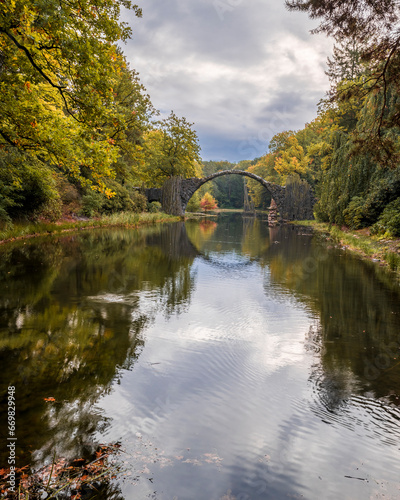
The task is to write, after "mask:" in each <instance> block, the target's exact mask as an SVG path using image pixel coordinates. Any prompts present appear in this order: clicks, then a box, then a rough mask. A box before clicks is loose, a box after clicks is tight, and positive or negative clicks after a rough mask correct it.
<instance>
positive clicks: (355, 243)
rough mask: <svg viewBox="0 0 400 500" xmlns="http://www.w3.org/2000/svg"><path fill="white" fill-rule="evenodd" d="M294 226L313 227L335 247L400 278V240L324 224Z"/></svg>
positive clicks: (299, 223) (365, 231) (298, 223)
mask: <svg viewBox="0 0 400 500" xmlns="http://www.w3.org/2000/svg"><path fill="white" fill-rule="evenodd" d="M294 224H296V225H300V226H307V227H312V228H313V229H314V231H316V232H317V233H320V234H322V235H324V236H325V237H326V239H327V240H328V241H329V240H331V241H332V242H333V243H334V244H335V245H337V246H340V247H342V248H343V249H346V250H349V251H350V252H354V253H356V254H358V255H360V256H361V257H362V258H365V259H368V260H372V261H373V262H378V263H379V264H380V265H381V266H385V267H388V268H389V269H390V270H391V271H394V272H395V273H396V274H397V276H398V277H399V278H400V238H397V239H388V238H384V237H382V236H380V237H379V236H374V235H371V234H370V232H369V230H368V229H361V230H357V231H356V230H351V229H348V228H338V227H337V226H334V225H332V226H330V225H329V224H325V223H322V222H316V221H298V222H295V223H294Z"/></svg>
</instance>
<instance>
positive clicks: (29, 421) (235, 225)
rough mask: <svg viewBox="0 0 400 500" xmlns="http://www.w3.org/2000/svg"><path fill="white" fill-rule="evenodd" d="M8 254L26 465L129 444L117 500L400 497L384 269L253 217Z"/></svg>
mask: <svg viewBox="0 0 400 500" xmlns="http://www.w3.org/2000/svg"><path fill="white" fill-rule="evenodd" d="M0 252H1V264H0V276H1V282H2V288H1V291H0V359H1V366H2V375H1V394H2V395H3V397H2V405H1V410H2V413H1V414H0V418H1V419H2V421H5V419H6V415H5V413H4V409H5V398H6V392H7V387H8V386H9V385H14V386H15V387H16V396H17V405H18V415H17V431H18V432H17V435H18V461H19V464H20V466H22V465H25V464H26V463H28V462H31V461H33V463H34V464H35V465H36V466H37V467H39V466H40V465H42V464H43V463H45V462H46V461H50V460H51V459H52V457H53V453H54V451H56V454H57V456H59V457H61V456H63V457H70V458H72V457H75V458H76V457H77V456H82V455H85V454H88V453H90V452H91V451H93V449H95V447H96V445H97V444H98V443H116V442H119V443H121V449H122V450H123V452H122V453H121V454H120V456H119V458H118V460H119V461H120V462H121V464H122V468H123V471H122V473H121V476H120V478H119V479H118V480H117V481H116V482H115V484H113V485H110V492H109V494H108V498H109V499H111V498H113V499H114V498H115V499H117V498H118V499H122V498H125V499H145V498H152V499H159V500H164V499H168V500H172V499H179V500H204V499H207V500H208V499H210V500H214V499H215V500H234V499H236V500H245V499H249V500H250V499H251V500H258V499H281V498H282V499H284V498H305V499H310V500H312V499H315V500H317V499H321V498H323V499H332V500H336V499H339V498H340V499H348V500H358V499H360V500H361V499H362V500H364V499H369V498H382V499H383V498H385V499H388V498H392V499H395V498H399V497H400V482H399V477H400V475H399V472H400V470H399V469H400V466H399V463H400V451H399V447H400V445H399V443H400V439H399V438H400V428H399V421H400V409H399V404H400V400H399V397H400V394H399V393H400V385H399V382H400V358H399V355H400V331H399V324H400V322H399V315H400V301H399V290H398V286H397V285H395V284H394V282H393V279H392V277H391V276H390V274H388V273H386V272H383V271H382V270H380V269H379V268H378V267H377V266H376V265H373V264H371V263H366V262H362V261H360V260H359V259H357V258H355V257H353V256H351V255H348V254H346V252H344V251H342V250H338V249H335V248H330V247H329V242H325V241H323V240H322V239H321V238H319V237H316V236H312V235H311V234H310V233H309V232H308V231H307V230H305V229H301V228H298V227H294V226H285V227H281V228H275V229H268V227H267V225H266V221H263V220H262V219H253V218H242V217H241V216H224V217H220V218H218V219H215V220H214V219H212V220H206V221H201V222H198V221H188V222H186V224H184V223H178V224H171V225H165V226H159V227H153V228H147V229H141V230H99V231H93V232H80V233H73V234H72V233H71V235H69V236H67V237H60V238H43V239H41V240H35V241H29V242H19V243H18V244H15V245H9V246H7V247H3V248H2V249H1V250H0ZM48 397H53V398H54V399H55V402H53V403H51V402H50V403H49V402H46V401H44V398H48ZM4 439H5V436H4V435H2V448H1V450H0V451H1V454H0V459H1V463H5V460H6V448H5V440H4Z"/></svg>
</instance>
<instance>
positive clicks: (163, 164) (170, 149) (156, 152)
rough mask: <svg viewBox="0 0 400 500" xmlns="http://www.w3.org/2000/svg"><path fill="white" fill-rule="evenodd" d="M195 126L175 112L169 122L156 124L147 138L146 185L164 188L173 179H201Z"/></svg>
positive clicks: (167, 120)
mask: <svg viewBox="0 0 400 500" xmlns="http://www.w3.org/2000/svg"><path fill="white" fill-rule="evenodd" d="M192 126H193V124H192V123H189V122H188V121H187V120H186V118H179V117H178V116H177V115H175V113H174V112H173V111H171V114H170V115H169V117H168V118H165V119H164V120H161V121H158V122H155V128H154V129H153V130H150V131H149V132H148V133H147V134H146V135H145V148H146V151H145V156H146V163H145V166H144V169H143V173H142V175H143V181H144V182H146V183H147V184H149V185H150V184H151V185H152V186H157V185H158V186H161V185H162V184H163V183H164V181H165V180H166V179H169V178H171V177H176V176H181V177H184V178H189V177H196V176H201V171H202V169H201V158H200V146H199V143H198V138H197V134H196V132H195V131H194V130H192Z"/></svg>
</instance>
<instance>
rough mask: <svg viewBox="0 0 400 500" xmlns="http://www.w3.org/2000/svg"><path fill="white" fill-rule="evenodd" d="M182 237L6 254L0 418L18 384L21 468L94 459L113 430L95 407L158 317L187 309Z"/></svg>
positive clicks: (109, 234)
mask: <svg viewBox="0 0 400 500" xmlns="http://www.w3.org/2000/svg"><path fill="white" fill-rule="evenodd" d="M179 234H181V228H179V225H176V226H175V225H171V226H166V227H164V228H150V229H149V230H147V231H123V230H121V231H96V232H88V233H84V234H81V235H79V236H78V235H72V236H68V237H65V238H58V239H48V240H44V241H41V242H40V244H37V243H36V242H35V243H29V244H28V243H27V244H23V245H21V244H20V245H16V246H14V247H7V248H5V249H4V251H3V252H2V259H1V264H0V277H1V278H2V283H3V287H2V291H0V359H1V366H2V370H3V373H6V374H7V377H3V378H2V382H1V383H0V388H1V394H2V395H3V397H2V400H1V410H2V411H3V412H4V409H5V408H6V405H5V401H6V395H7V386H8V385H11V384H12V385H14V386H15V387H16V390H17V392H16V396H17V408H18V414H17V422H18V452H19V460H20V461H21V463H20V465H23V464H25V463H26V462H28V461H29V456H30V453H31V452H32V451H35V450H36V454H35V457H36V458H38V459H40V458H46V457H47V458H49V457H51V456H52V454H53V452H54V451H55V450H57V454H58V456H60V455H63V456H67V457H68V456H77V455H79V454H81V453H84V452H85V451H87V452H88V453H89V452H90V451H92V450H93V446H94V443H93V434H94V433H95V432H96V431H98V430H101V429H102V428H104V427H105V426H107V425H108V423H107V421H106V420H105V419H104V417H103V415H101V414H100V413H99V412H98V411H96V409H95V407H94V406H93V405H94V404H95V403H96V401H97V400H98V399H99V397H100V396H102V395H104V394H106V393H107V392H108V391H110V390H111V386H112V383H113V382H114V381H115V380H116V379H118V377H119V373H120V371H121V369H128V368H130V367H131V366H132V364H133V363H134V362H135V360H136V359H137V357H138V356H139V354H140V351H141V349H142V347H143V345H144V342H143V337H142V332H143V329H144V328H145V327H146V325H148V323H149V322H150V321H151V320H152V318H153V317H154V315H155V314H156V312H157V311H160V310H163V311H165V312H166V313H167V314H172V313H174V312H178V313H179V312H180V310H182V308H184V307H185V305H186V304H187V303H188V302H189V300H190V293H191V290H192V288H193V278H192V276H191V273H190V267H191V264H192V261H193V254H194V251H193V250H192V252H191V253H190V252H189V253H188V252H187V251H186V250H187V249H185V248H183V250H182V252H181V254H180V253H179V251H178V249H177V245H178V240H179ZM174 242H175V243H174ZM171 248H173V251H174V252H175V253H174V254H173V255H174V258H172V255H171ZM182 253H183V255H182ZM142 297H144V300H143V299H142ZM47 397H52V398H55V400H56V402H55V403H46V402H45V401H44V398H47ZM0 418H1V419H2V421H6V418H5V414H4V413H2V414H0ZM4 438H5V436H4ZM6 449H7V448H6V447H5V446H2V453H4V450H6ZM5 456H6V455H4V456H0V460H1V463H5V462H3V461H4V460H5Z"/></svg>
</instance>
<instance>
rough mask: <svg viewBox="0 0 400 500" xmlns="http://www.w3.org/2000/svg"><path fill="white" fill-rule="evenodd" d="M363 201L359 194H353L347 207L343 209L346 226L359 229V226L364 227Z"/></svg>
mask: <svg viewBox="0 0 400 500" xmlns="http://www.w3.org/2000/svg"><path fill="white" fill-rule="evenodd" d="M364 203H365V200H364V199H363V198H361V197H360V196H354V197H353V198H352V199H351V201H350V203H349V205H348V207H347V208H345V209H344V210H343V215H344V221H345V223H346V226H348V227H351V228H352V229H360V228H361V227H364V224H363V222H364V221H365V214H364Z"/></svg>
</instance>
